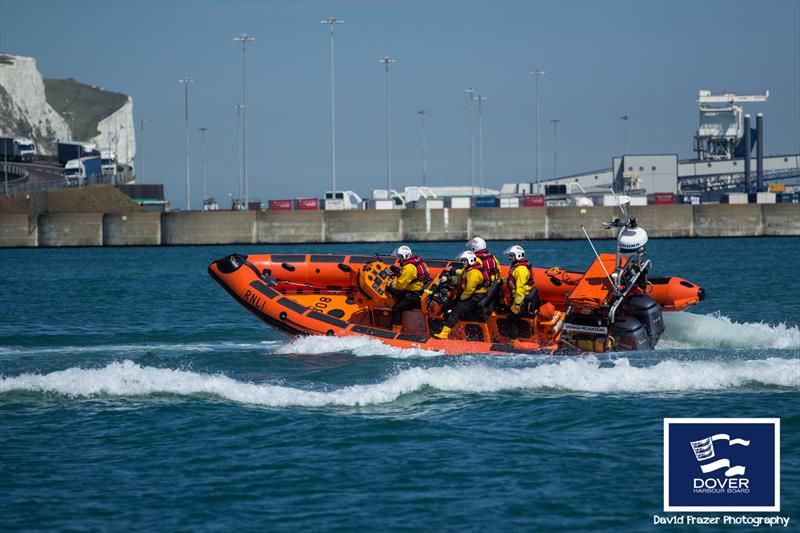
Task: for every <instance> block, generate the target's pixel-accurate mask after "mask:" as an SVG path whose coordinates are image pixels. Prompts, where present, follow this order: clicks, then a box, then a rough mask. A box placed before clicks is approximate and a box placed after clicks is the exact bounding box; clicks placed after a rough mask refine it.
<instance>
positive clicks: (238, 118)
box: [233, 104, 244, 211]
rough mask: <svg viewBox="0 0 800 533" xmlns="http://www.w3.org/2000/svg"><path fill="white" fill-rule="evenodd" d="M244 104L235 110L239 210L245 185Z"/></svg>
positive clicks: (237, 199)
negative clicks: (243, 151) (243, 147)
mask: <svg viewBox="0 0 800 533" xmlns="http://www.w3.org/2000/svg"><path fill="white" fill-rule="evenodd" d="M243 108H244V106H243V105H242V104H236V105H234V106H233V109H234V110H235V111H236V165H237V166H238V168H239V178H238V179H237V180H236V181H237V184H238V195H237V196H236V201H237V202H238V204H239V210H240V211H241V209H242V184H243V183H244V171H243V169H242V109H243Z"/></svg>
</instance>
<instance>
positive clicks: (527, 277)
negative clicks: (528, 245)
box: [503, 245, 539, 340]
mask: <svg viewBox="0 0 800 533" xmlns="http://www.w3.org/2000/svg"><path fill="white" fill-rule="evenodd" d="M503 253H505V254H506V255H507V256H508V259H509V260H510V261H511V268H510V269H509V270H508V279H507V280H506V283H507V284H508V292H509V311H510V313H509V315H508V320H509V332H508V336H509V338H510V339H511V340H517V339H519V337H520V330H521V328H524V327H525V322H524V321H523V320H522V318H521V317H522V316H523V315H528V316H531V314H530V312H529V309H530V307H531V303H532V302H533V307H534V308H536V307H538V306H539V292H538V291H537V290H536V287H534V286H533V269H532V268H531V265H530V264H529V263H528V259H527V258H526V257H525V250H524V249H523V248H522V246H519V245H514V246H512V247H510V248H508V249H507V250H506V251H505V252H503Z"/></svg>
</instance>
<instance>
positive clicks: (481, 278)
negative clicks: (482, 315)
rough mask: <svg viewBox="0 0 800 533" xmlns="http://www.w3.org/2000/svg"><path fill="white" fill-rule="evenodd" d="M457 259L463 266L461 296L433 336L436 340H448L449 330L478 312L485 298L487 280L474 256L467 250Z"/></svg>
mask: <svg viewBox="0 0 800 533" xmlns="http://www.w3.org/2000/svg"><path fill="white" fill-rule="evenodd" d="M458 258H459V259H460V260H461V265H462V266H463V270H462V272H461V281H460V286H461V296H460V297H459V299H458V303H457V304H456V306H455V307H454V308H453V310H452V311H451V312H450V315H449V316H448V317H447V320H445V322H444V327H443V328H442V331H440V332H439V333H437V334H435V335H434V337H436V338H437V339H446V338H448V337H449V336H450V330H452V329H453V327H454V326H455V325H456V324H457V323H458V321H459V320H461V317H463V316H464V315H466V314H467V313H470V312H473V311H477V310H479V309H480V302H481V300H482V299H483V298H484V297H485V296H486V291H487V285H488V280H487V278H486V274H485V272H484V271H483V269H482V268H481V263H480V261H478V258H477V257H476V255H475V254H474V253H473V252H471V251H469V250H467V251H465V252H462V253H461V255H459V256H458Z"/></svg>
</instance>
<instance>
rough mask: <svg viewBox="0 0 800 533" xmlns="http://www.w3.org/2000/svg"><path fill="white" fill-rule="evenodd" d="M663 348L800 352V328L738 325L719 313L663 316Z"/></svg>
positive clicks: (668, 314)
mask: <svg viewBox="0 0 800 533" xmlns="http://www.w3.org/2000/svg"><path fill="white" fill-rule="evenodd" d="M664 323H665V326H666V332H665V333H664V336H663V337H662V340H661V342H660V343H659V347H660V348H718V349H747V348H754V349H765V348H771V349H790V348H800V328H798V327H797V326H790V325H786V324H783V323H781V324H777V325H771V324H767V323H764V322H744V323H738V322H734V321H732V320H731V319H730V318H728V317H726V316H723V315H720V314H718V313H715V314H710V315H695V314H692V313H685V312H683V313H664Z"/></svg>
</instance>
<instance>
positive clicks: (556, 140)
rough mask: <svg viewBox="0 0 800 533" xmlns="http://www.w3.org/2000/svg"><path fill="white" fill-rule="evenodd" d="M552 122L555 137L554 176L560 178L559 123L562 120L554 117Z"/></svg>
mask: <svg viewBox="0 0 800 533" xmlns="http://www.w3.org/2000/svg"><path fill="white" fill-rule="evenodd" d="M550 122H552V123H553V138H554V139H555V142H554V144H553V147H554V148H553V150H554V151H553V178H558V123H559V122H561V120H560V119H557V118H554V119H553V120H551V121H550Z"/></svg>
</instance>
